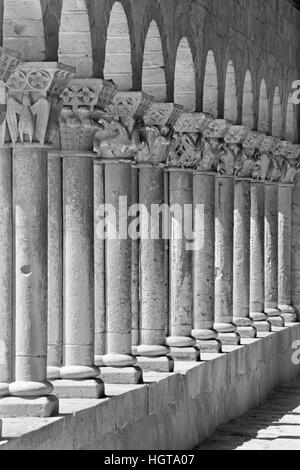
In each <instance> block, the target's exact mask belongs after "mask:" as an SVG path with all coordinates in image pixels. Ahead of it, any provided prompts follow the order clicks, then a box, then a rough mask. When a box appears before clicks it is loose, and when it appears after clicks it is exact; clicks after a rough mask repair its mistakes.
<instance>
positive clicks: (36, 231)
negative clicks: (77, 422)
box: [0, 63, 70, 416]
mask: <svg viewBox="0 0 300 470" xmlns="http://www.w3.org/2000/svg"><path fill="white" fill-rule="evenodd" d="M69 79H70V72H69V71H68V70H64V69H62V68H61V66H58V65H57V64H55V63H50V64H47V63H41V64H38V63H34V64H30V63H26V64H22V65H21V66H19V67H18V68H17V69H16V71H15V72H14V73H13V74H12V75H11V76H10V78H9V80H8V82H7V87H8V90H9V91H8V97H7V123H8V128H9V133H10V137H11V141H12V145H13V155H12V158H13V208H14V235H15V237H14V238H15V240H14V241H15V276H14V277H15V341H14V343H15V371H14V379H15V381H14V382H13V383H11V384H10V386H9V393H10V395H11V396H12V397H14V398H11V397H9V398H6V399H3V400H2V401H1V410H0V413H1V415H3V416H5V415H8V416H15V414H18V416H19V415H21V416H51V415H53V414H56V413H57V411H58V400H57V398H56V397H55V396H54V395H51V393H52V391H53V386H52V385H51V384H50V383H49V382H47V380H46V377H47V300H48V298H47V268H48V248H47V247H48V244H47V233H48V226H47V222H48V220H47V212H48V201H47V167H48V149H49V146H48V145H47V143H48V142H52V139H53V135H54V134H56V131H57V125H58V123H57V120H56V113H55V105H56V104H57V102H58V101H57V96H59V94H60V93H61V92H62V90H63V88H64V87H65V85H66V83H67V82H68V81H69ZM28 397H30V400H28Z"/></svg>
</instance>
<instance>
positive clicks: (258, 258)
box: [250, 182, 271, 331]
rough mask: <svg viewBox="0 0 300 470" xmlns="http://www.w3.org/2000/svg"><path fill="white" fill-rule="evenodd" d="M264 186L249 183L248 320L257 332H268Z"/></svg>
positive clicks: (269, 325)
mask: <svg viewBox="0 0 300 470" xmlns="http://www.w3.org/2000/svg"><path fill="white" fill-rule="evenodd" d="M264 246H265V184H264V183H263V182H252V183H251V241H250V318H251V319H252V320H253V326H254V327H255V328H256V330H257V331H270V330H271V324H270V323H269V322H268V321H267V319H268V317H267V315H266V314H265V313H264V311H265V255H264V253H265V249H264Z"/></svg>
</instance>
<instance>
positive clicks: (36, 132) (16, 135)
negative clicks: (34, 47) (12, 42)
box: [6, 62, 73, 146]
mask: <svg viewBox="0 0 300 470" xmlns="http://www.w3.org/2000/svg"><path fill="white" fill-rule="evenodd" d="M72 76H73V69H72V68H71V67H68V66H64V65H62V64H59V63H56V62H41V63H35V62H34V63H22V64H20V65H19V66H18V67H17V68H16V70H15V71H14V72H13V73H12V74H11V75H10V77H9V78H8V80H7V83H6V86H7V96H6V102H7V116H6V118H7V126H8V130H9V136H8V135H7V136H6V138H7V139H8V140H9V137H10V140H11V142H12V143H13V144H14V145H15V144H17V143H19V142H21V143H22V144H30V145H32V144H38V145H41V146H43V145H45V144H51V143H53V141H54V140H55V138H56V137H57V135H58V116H59V111H60V108H61V101H60V95H61V93H62V91H63V89H64V88H65V86H66V84H67V83H68V81H69V80H70V79H71V78H72Z"/></svg>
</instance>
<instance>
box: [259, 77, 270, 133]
mask: <svg viewBox="0 0 300 470" xmlns="http://www.w3.org/2000/svg"><path fill="white" fill-rule="evenodd" d="M257 130H259V131H260V132H265V133H267V132H269V103H268V91H267V85H266V81H265V79H264V78H263V79H262V81H261V84H260V92H259V110H258V126H257Z"/></svg>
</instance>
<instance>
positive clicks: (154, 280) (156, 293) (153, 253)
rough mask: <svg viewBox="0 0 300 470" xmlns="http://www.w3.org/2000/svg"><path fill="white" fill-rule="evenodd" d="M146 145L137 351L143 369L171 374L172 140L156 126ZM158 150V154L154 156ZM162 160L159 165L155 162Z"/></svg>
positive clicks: (147, 135)
mask: <svg viewBox="0 0 300 470" xmlns="http://www.w3.org/2000/svg"><path fill="white" fill-rule="evenodd" d="M144 132H145V138H146V142H147V144H146V145H145V146H144V147H143V148H142V151H140V152H139V153H138V154H137V163H138V167H139V203H140V209H141V210H142V213H141V215H140V297H141V304H140V338H141V340H140V345H139V346H138V347H137V348H135V349H136V354H137V355H138V358H137V361H138V365H139V366H140V367H141V368H142V369H143V370H156V371H159V372H172V371H173V369H174V361H173V359H172V358H171V357H170V356H168V354H169V353H170V348H169V347H168V346H166V345H165V341H166V331H167V329H168V306H169V305H168V276H167V275H166V266H168V257H167V255H168V252H167V250H166V249H165V248H166V247H165V243H166V240H167V239H168V234H169V232H168V223H169V219H168V217H169V213H168V211H167V210H166V209H167V206H166V205H165V202H166V203H167V202H168V201H165V171H164V166H165V162H166V159H167V150H168V147H169V140H168V139H167V138H165V137H163V136H162V135H161V134H160V132H159V131H158V130H157V129H156V128H153V127H146V128H145V129H144ZM154 150H155V154H154ZM157 158H159V162H158V161H157V160H156V159H157Z"/></svg>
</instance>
